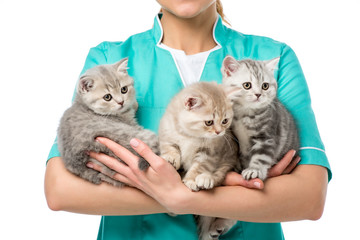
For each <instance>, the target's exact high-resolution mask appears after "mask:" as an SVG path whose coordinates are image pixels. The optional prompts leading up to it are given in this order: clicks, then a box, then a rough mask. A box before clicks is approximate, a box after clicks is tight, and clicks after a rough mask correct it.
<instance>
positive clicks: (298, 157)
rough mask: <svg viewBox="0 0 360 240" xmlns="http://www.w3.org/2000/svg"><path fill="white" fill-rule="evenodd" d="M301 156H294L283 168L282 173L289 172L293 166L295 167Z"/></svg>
mask: <svg viewBox="0 0 360 240" xmlns="http://www.w3.org/2000/svg"><path fill="white" fill-rule="evenodd" d="M300 160H301V158H300V156H296V158H294V159H293V160H292V161H291V163H290V164H289V165H288V166H287V167H286V168H285V170H284V172H283V174H289V173H291V172H292V171H293V170H294V168H295V167H296V165H297V164H298V163H299V162H300Z"/></svg>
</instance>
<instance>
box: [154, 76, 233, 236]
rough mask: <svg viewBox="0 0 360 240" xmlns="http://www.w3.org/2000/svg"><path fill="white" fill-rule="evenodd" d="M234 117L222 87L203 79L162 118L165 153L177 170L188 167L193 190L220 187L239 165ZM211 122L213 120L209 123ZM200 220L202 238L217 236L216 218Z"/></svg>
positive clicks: (187, 182)
mask: <svg viewBox="0 0 360 240" xmlns="http://www.w3.org/2000/svg"><path fill="white" fill-rule="evenodd" d="M232 117H233V110H232V104H231V101H230V100H229V99H228V98H227V96H226V94H225V92H224V90H223V89H222V87H221V86H220V85H218V84H216V83H208V82H199V83H195V84H193V85H190V86H189V87H187V88H185V89H183V90H182V91H181V92H180V93H179V94H177V95H176V96H175V97H174V98H173V99H172V101H171V102H170V104H169V106H168V108H167V110H166V112H165V114H164V116H163V118H162V119H161V121H160V127H159V142H160V152H161V156H162V157H163V158H164V159H165V160H167V161H168V162H170V163H171V164H173V165H174V167H175V168H176V169H180V168H183V169H184V170H185V176H184V177H183V182H184V183H185V185H186V186H187V187H189V188H190V189H192V190H193V191H199V190H201V189H211V188H213V187H216V186H219V185H220V184H221V183H222V182H223V180H224V179H225V175H226V173H227V172H229V171H230V170H233V169H235V168H236V167H237V164H238V144H237V142H236V141H235V139H234V137H233V135H232V133H231V131H230V126H231V122H232ZM209 121H212V122H213V123H212V124H211V125H210V124H208V125H210V126H207V124H206V122H209ZM198 219H199V220H198V228H199V234H200V239H215V238H210V233H209V226H210V225H211V223H213V222H214V220H215V218H211V217H204V216H199V217H198ZM226 221H231V224H228V223H227V222H226ZM233 222H234V221H233V220H223V223H222V224H218V228H219V229H220V230H219V231H226V230H227V229H228V228H229V227H228V226H229V225H231V226H232V225H233V224H234V223H233ZM219 223H220V222H219ZM219 235H220V234H219V233H218V232H217V236H219Z"/></svg>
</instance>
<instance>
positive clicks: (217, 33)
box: [153, 13, 228, 48]
mask: <svg viewBox="0 0 360 240" xmlns="http://www.w3.org/2000/svg"><path fill="white" fill-rule="evenodd" d="M161 17H162V13H159V14H158V15H157V16H156V17H155V20H154V27H153V36H154V40H155V42H156V44H157V46H159V45H160V43H161V40H162V38H163V34H164V32H163V28H162V25H161V22H160V19H161ZM227 30H228V28H227V27H226V26H225V25H224V24H223V22H222V19H221V17H220V15H219V14H218V17H217V19H216V22H215V24H214V27H213V38H214V41H215V42H216V43H217V45H218V46H219V47H220V48H221V47H222V46H225V45H226V36H227V32H228V31H227Z"/></svg>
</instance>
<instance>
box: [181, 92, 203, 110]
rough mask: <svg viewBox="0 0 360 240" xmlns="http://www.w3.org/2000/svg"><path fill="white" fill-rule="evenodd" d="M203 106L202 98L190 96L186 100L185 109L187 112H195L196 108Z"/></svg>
mask: <svg viewBox="0 0 360 240" xmlns="http://www.w3.org/2000/svg"><path fill="white" fill-rule="evenodd" d="M201 104H202V101H201V99H200V98H198V97H194V96H188V97H186V98H185V104H184V106H185V109H186V110H189V111H190V110H193V109H195V108H198V107H200V106H201Z"/></svg>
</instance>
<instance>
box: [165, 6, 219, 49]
mask: <svg viewBox="0 0 360 240" xmlns="http://www.w3.org/2000/svg"><path fill="white" fill-rule="evenodd" d="M216 19H217V13H216V8H213V7H209V8H208V9H206V10H205V11H204V12H202V13H200V14H199V15H197V16H196V17H193V18H179V17H177V16H175V15H174V14H172V13H170V12H168V11H166V10H163V16H162V18H161V24H162V27H163V31H164V36H163V39H162V43H164V44H165V45H167V46H169V47H171V48H175V49H179V50H183V51H184V52H185V53H186V54H187V55H192V54H196V53H199V52H204V51H208V50H210V49H212V48H214V47H215V46H216V45H217V44H216V42H215V41H214V38H213V33H212V30H213V26H214V24H215V21H216Z"/></svg>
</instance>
